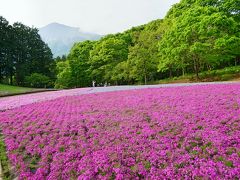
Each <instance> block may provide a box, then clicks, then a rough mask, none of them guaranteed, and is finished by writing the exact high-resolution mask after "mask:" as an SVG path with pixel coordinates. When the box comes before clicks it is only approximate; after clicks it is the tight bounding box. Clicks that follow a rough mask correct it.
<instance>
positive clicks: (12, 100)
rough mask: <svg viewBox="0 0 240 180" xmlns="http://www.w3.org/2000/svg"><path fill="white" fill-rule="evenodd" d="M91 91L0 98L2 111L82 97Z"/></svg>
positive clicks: (73, 90)
mask: <svg viewBox="0 0 240 180" xmlns="http://www.w3.org/2000/svg"><path fill="white" fill-rule="evenodd" d="M89 90H90V88H81V89H79V88H78V89H70V90H61V91H49V92H41V93H34V94H26V95H19V96H11V97H2V98H0V111H3V110H6V109H12V108H16V107H20V106H22V105H27V104H32V103H35V102H41V101H46V100H51V99H56V98H59V97H64V96H73V95H80V94H84V93H86V92H88V91H89Z"/></svg>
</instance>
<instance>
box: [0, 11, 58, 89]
mask: <svg viewBox="0 0 240 180" xmlns="http://www.w3.org/2000/svg"><path fill="white" fill-rule="evenodd" d="M53 65H54V62H53V61H52V53H51V50H50V49H49V47H48V46H47V44H45V43H44V42H43V41H42V39H41V37H40V35H39V34H38V29H36V28H30V27H28V26H25V25H23V24H22V23H14V24H13V25H9V24H8V21H7V20H6V19H4V18H3V17H2V16H0V82H3V81H4V80H5V81H6V80H7V81H8V82H9V83H10V84H11V85H12V84H16V85H25V84H26V83H25V79H26V76H30V75H31V74H33V73H40V74H44V75H46V76H49V77H51V78H54V74H53V72H52V71H51V70H50V68H53Z"/></svg>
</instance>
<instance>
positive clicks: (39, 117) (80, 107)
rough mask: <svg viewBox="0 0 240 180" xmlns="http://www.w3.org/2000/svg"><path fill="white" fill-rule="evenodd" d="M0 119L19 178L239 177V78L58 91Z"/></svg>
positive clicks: (6, 113)
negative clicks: (210, 82) (68, 93)
mask: <svg viewBox="0 0 240 180" xmlns="http://www.w3.org/2000/svg"><path fill="white" fill-rule="evenodd" d="M0 125H1V129H2V133H3V135H4V137H5V143H6V146H7V153H8V157H9V159H10V162H11V163H12V165H13V166H14V168H15V171H16V172H17V173H18V174H19V179H24V178H27V179H239V178H240V84H232V85H202V86H189V87H175V88H173V87H172V88H158V89H144V90H131V91H118V92H109V93H97V94H87V95H81V96H69V97H61V98H58V99H54V100H50V101H45V102H39V103H34V104H31V105H26V106H22V107H20V108H15V109H12V110H8V111H5V112H1V113H0Z"/></svg>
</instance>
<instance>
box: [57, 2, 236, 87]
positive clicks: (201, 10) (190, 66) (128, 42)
mask: <svg viewBox="0 0 240 180" xmlns="http://www.w3.org/2000/svg"><path fill="white" fill-rule="evenodd" d="M239 7H240V1H239V0H181V1H180V3H177V4H175V5H174V6H173V7H172V8H171V9H170V10H169V12H168V13H167V16H166V17H165V18H164V19H163V20H160V19H159V20H155V21H152V22H150V23H148V24H145V25H141V26H138V27H134V28H132V29H130V30H127V31H125V32H123V33H118V34H110V35H107V36H105V37H103V38H102V39H100V40H99V41H95V42H91V41H85V42H82V43H77V44H75V45H74V46H73V48H72V49H71V52H70V54H69V55H68V57H67V60H66V61H67V63H66V64H68V65H66V64H65V66H64V67H65V69H64V70H63V69H62V70H61V71H58V75H57V78H58V79H57V81H56V87H84V86H90V85H91V82H92V81H96V83H97V84H104V83H105V82H107V83H111V84H116V85H119V84H135V83H145V84H147V83H148V81H150V82H153V81H156V80H159V79H166V78H170V79H172V77H174V76H175V77H176V76H181V75H182V76H185V74H193V73H194V74H195V75H196V79H197V80H199V79H200V78H202V76H205V75H204V73H201V72H207V73H206V76H205V78H208V77H207V76H208V75H209V76H213V77H214V80H227V79H231V78H232V77H233V76H232V75H228V74H224V75H220V76H219V77H217V78H215V75H214V74H212V73H209V72H211V71H212V70H216V69H221V68H224V67H231V66H234V65H235V66H237V65H239V64H240V31H239V28H240V24H239V23H240V16H239V13H240V9H239ZM57 66H58V68H59V66H60V65H59V64H58V65H57Z"/></svg>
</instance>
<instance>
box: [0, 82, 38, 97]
mask: <svg viewBox="0 0 240 180" xmlns="http://www.w3.org/2000/svg"><path fill="white" fill-rule="evenodd" d="M39 90H40V89H34V88H26V87H18V86H9V85H5V84H0V96H5V95H13V94H21V93H27V92H34V91H39Z"/></svg>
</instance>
